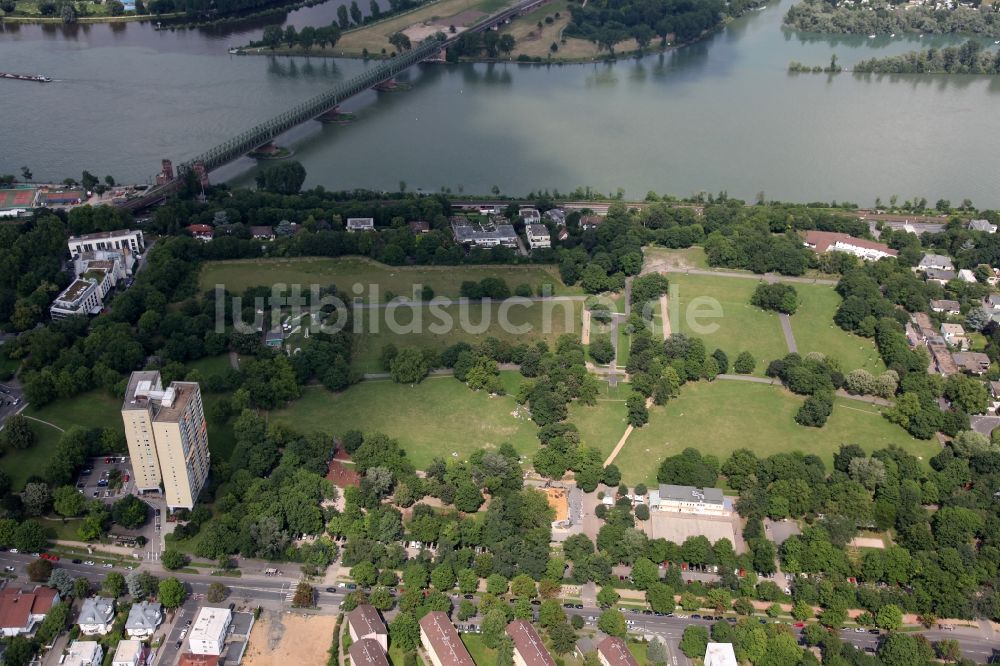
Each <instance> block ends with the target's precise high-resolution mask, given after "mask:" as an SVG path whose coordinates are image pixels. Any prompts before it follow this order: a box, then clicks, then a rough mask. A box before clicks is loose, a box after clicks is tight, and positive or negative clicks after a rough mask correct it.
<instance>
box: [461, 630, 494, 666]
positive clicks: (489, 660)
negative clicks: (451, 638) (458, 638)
mask: <svg viewBox="0 0 1000 666" xmlns="http://www.w3.org/2000/svg"><path fill="white" fill-rule="evenodd" d="M462 642H463V643H465V647H466V648H467V649H468V650H469V655H470V656H471V657H472V661H474V662H476V666H493V665H494V664H495V663H497V651H496V650H491V649H490V648H488V647H486V645H485V644H484V643H483V637H482V636H481V635H479V634H462Z"/></svg>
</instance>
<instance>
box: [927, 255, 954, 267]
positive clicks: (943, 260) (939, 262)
mask: <svg viewBox="0 0 1000 666" xmlns="http://www.w3.org/2000/svg"><path fill="white" fill-rule="evenodd" d="M920 265H921V266H944V267H945V268H953V267H954V264H952V263H951V259H950V258H949V257H946V256H944V255H943V254H933V253H931V252H928V253H927V254H925V255H924V256H923V258H922V259H921V260H920Z"/></svg>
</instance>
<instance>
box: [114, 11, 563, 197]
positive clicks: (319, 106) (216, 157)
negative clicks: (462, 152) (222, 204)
mask: <svg viewBox="0 0 1000 666" xmlns="http://www.w3.org/2000/svg"><path fill="white" fill-rule="evenodd" d="M542 1H543V0H523V1H522V2H519V3H517V4H516V5H514V6H512V7H509V8H507V9H505V10H503V11H500V12H498V13H496V14H493V15H491V16H488V17H486V18H484V19H483V20H482V21H479V22H478V23H476V24H475V25H473V26H471V27H470V28H469V29H468V30H466V31H463V33H464V32H470V31H471V32H481V31H483V30H488V29H491V28H493V27H495V26H498V25H501V24H503V23H504V22H506V21H508V20H510V19H511V18H513V17H515V16H518V15H520V14H523V13H525V12H527V11H529V10H531V9H533V8H535V7H537V6H538V5H539V4H541V2H542ZM463 33H459V34H456V35H444V36H443V33H439V34H438V35H437V36H434V37H430V38H428V39H426V40H424V41H423V42H421V43H420V44H418V45H417V46H416V47H414V48H412V49H410V50H407V51H403V52H402V53H400V54H399V55H397V56H395V57H393V58H390V59H389V60H386V61H385V62H382V63H379V64H378V65H377V66H375V67H372V68H370V69H367V70H365V71H364V72H362V73H360V74H358V75H357V76H354V77H353V78H351V79H348V80H347V81H344V82H342V83H339V84H337V85H336V86H334V87H333V88H331V89H329V90H327V91H325V92H322V93H320V94H318V95H316V96H315V97H312V98H311V99H308V100H306V101H304V102H300V103H299V104H296V105H295V106H294V107H292V108H290V109H288V110H287V111H285V112H284V113H281V114H280V115H278V116H275V117H273V118H271V119H269V120H266V121H264V122H262V123H260V124H258V125H256V126H254V127H251V128H250V129H248V130H246V131H244V132H241V133H239V134H237V135H236V136H234V137H231V138H229V139H227V140H226V141H223V142H222V143H220V144H219V145H217V146H214V147H212V148H209V149H208V150H206V151H205V152H203V153H201V154H200V155H198V156H196V157H194V158H192V159H190V160H187V161H186V162H183V163H181V164H179V165H177V173H176V175H174V174H173V173H169V175H168V176H167V177H166V178H161V179H160V182H158V183H157V184H156V185H155V186H153V187H151V188H150V189H149V190H147V191H146V192H145V193H144V194H143V195H142V196H140V197H136V198H133V199H129V200H127V201H125V202H123V203H121V204H120V205H119V207H120V208H123V209H125V210H129V211H132V212H135V211H138V210H142V209H145V208H148V207H150V206H153V205H155V204H158V203H160V202H162V201H164V200H165V199H166V198H167V197H169V196H170V195H172V194H174V193H176V192H177V191H178V189H179V188H180V186H181V184H182V183H183V182H184V179H185V177H186V176H187V174H188V173H189V172H194V173H196V174H197V175H199V176H203V175H205V174H207V173H208V172H210V171H213V170H214V169H218V168H219V167H221V166H222V165H224V164H228V163H229V162H232V161H233V160H235V159H237V158H239V157H241V156H243V155H246V154H247V153H250V152H252V151H254V150H256V149H257V148H260V147H261V146H265V145H267V144H269V143H271V142H272V141H274V139H276V138H277V137H278V136H280V135H281V134H283V133H285V132H287V131H288V130H290V129H291V128H293V127H295V126H296V125H300V124H302V123H304V122H307V121H309V120H313V119H317V118H319V117H321V116H323V115H324V114H327V113H328V112H330V111H331V110H333V109H336V107H338V106H339V105H340V104H342V103H343V102H344V101H346V100H348V99H350V98H352V97H354V96H355V95H358V94H360V93H362V92H364V91H366V90H368V89H370V88H374V87H376V86H379V85H380V84H383V83H385V82H387V81H390V80H392V79H393V78H394V77H395V76H396V75H398V74H399V73H400V72H403V71H404V70H407V69H409V68H410V67H412V66H413V65H415V64H417V63H418V62H422V61H425V60H430V59H434V58H436V57H439V56H440V55H441V54H442V53H443V52H444V51H445V50H446V49H447V48H448V46H450V45H451V44H452V43H453V42H454V41H455V40H456V39H458V37H459V36H460V35H461V34H463ZM164 164H165V165H167V164H168V162H167V161H166V160H164ZM166 174H167V169H166V168H165V169H164V175H166Z"/></svg>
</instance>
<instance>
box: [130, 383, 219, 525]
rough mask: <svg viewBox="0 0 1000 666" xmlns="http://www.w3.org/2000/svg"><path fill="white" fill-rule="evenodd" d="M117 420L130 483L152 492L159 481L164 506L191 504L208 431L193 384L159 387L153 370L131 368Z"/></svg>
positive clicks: (205, 462)
mask: <svg viewBox="0 0 1000 666" xmlns="http://www.w3.org/2000/svg"><path fill="white" fill-rule="evenodd" d="M122 421H123V422H124V424H125V439H126V440H127V441H128V448H129V455H130V456H131V457H132V473H133V475H134V477H135V483H136V487H137V488H138V489H139V490H141V491H144V490H157V489H159V487H160V484H161V483H162V484H163V490H164V494H165V498H166V501H167V506H168V507H170V508H171V509H176V508H185V509H191V508H193V507H194V503H195V500H197V498H198V495H199V493H201V489H202V488H203V487H204V485H205V480H206V479H207V478H208V467H209V451H208V430H207V425H206V422H205V409H204V406H203V404H202V400H201V389H200V387H199V386H198V384H197V382H172V383H171V384H170V386H169V387H167V388H166V390H164V389H163V385H162V383H161V381H160V373H159V372H157V371H155V370H152V371H137V372H133V373H132V376H131V377H130V378H129V383H128V387H127V388H126V390H125V401H124V402H123V403H122Z"/></svg>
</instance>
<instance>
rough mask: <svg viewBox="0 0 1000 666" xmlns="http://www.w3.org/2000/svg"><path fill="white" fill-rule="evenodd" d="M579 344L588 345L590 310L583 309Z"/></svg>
mask: <svg viewBox="0 0 1000 666" xmlns="http://www.w3.org/2000/svg"><path fill="white" fill-rule="evenodd" d="M580 342H581V343H582V344H585V345H589V344H590V310H588V309H587V308H584V309H583V328H582V330H581V331H580Z"/></svg>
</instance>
